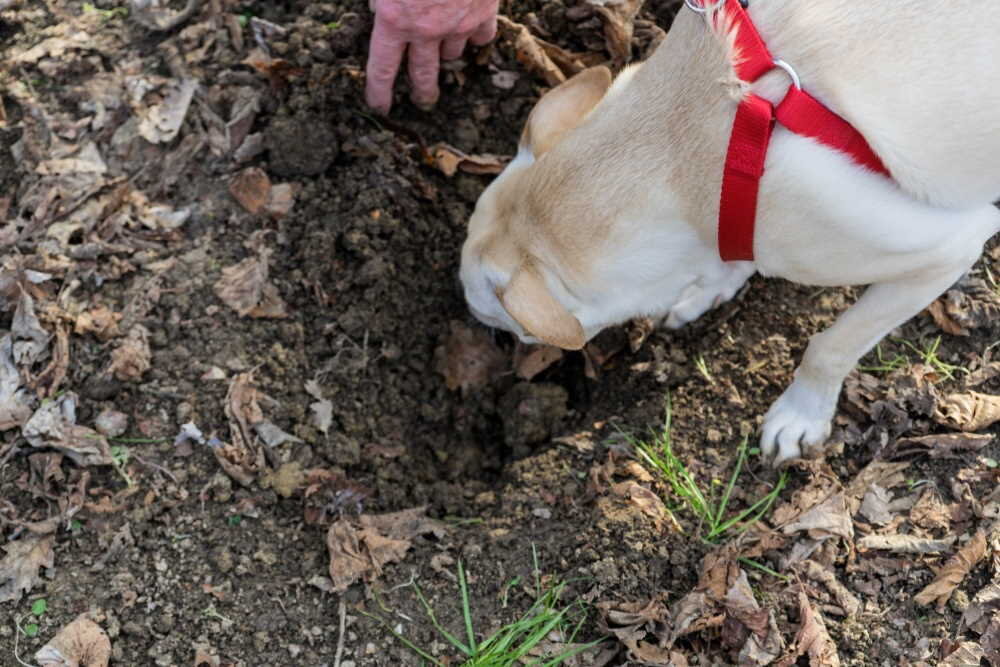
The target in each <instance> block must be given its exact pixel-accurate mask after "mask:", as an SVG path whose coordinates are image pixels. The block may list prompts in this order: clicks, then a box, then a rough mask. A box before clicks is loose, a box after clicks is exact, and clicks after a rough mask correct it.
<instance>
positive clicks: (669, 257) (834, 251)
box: [460, 0, 1000, 465]
mask: <svg viewBox="0 0 1000 667" xmlns="http://www.w3.org/2000/svg"><path fill="white" fill-rule="evenodd" d="M686 2H687V4H689V6H690V5H691V3H692V2H694V0H686ZM691 8H693V9H695V10H696V11H690V10H689V9H683V8H682V9H681V10H680V13H679V14H678V15H677V17H676V19H675V20H674V23H673V25H672V26H671V28H670V31H669V33H668V34H667V37H666V39H665V40H664V41H663V42H662V44H661V45H660V46H659V47H658V48H657V50H656V51H655V52H654V53H653V55H652V56H651V57H650V58H649V59H648V60H647V61H645V62H644V63H641V64H638V65H632V66H630V67H627V68H626V69H624V70H623V71H622V72H621V73H620V74H619V75H618V76H617V78H614V79H612V76H611V74H610V72H609V70H607V69H606V68H604V67H595V68H591V69H588V70H584V71H583V72H581V73H579V74H577V75H576V76H574V77H572V78H571V79H569V80H567V81H566V82H564V83H562V84H560V85H558V86H557V87H555V88H553V89H552V90H551V91H549V92H548V93H546V94H545V95H544V96H543V97H542V98H541V99H540V100H539V102H538V103H537V105H536V106H535V107H534V108H533V109H532V111H531V113H530V114H529V117H528V120H527V124H526V126H525V128H524V131H523V133H522V135H521V138H520V142H519V146H518V151H517V154H516V156H515V158H514V159H513V160H512V161H511V162H510V163H509V164H508V165H507V167H506V168H505V169H504V171H503V172H502V173H501V174H499V175H498V176H497V178H496V179H495V180H494V181H493V182H492V183H491V184H490V185H489V187H487V188H486V190H484V191H483V193H482V195H481V196H480V198H479V200H478V201H477V203H476V207H475V210H474V212H473V214H472V216H471V219H470V221H469V228H468V237H467V239H466V241H465V244H464V246H463V248H462V258H461V268H460V279H461V281H462V284H463V287H464V291H465V297H466V300H467V302H468V304H469V307H470V310H471V311H472V313H473V314H474V315H475V316H476V317H477V318H478V319H479V320H480V321H482V322H483V323H484V324H486V325H488V326H491V327H495V328H499V329H504V330H507V331H510V332H512V333H514V334H516V335H517V336H518V337H519V338H520V339H521V340H522V341H524V342H527V343H539V342H541V343H547V344H551V345H556V346H559V347H561V348H565V349H579V348H581V347H582V346H583V345H584V344H585V343H586V342H587V340H589V339H590V338H591V337H593V336H594V335H595V334H597V333H598V332H599V331H600V330H602V329H603V328H605V327H608V326H611V325H614V324H618V323H621V322H624V321H626V320H628V319H630V318H633V317H637V316H650V317H654V318H662V320H663V322H664V324H665V326H667V327H680V326H682V325H684V324H685V323H687V322H690V321H692V320H694V319H695V318H697V317H698V316H700V315H701V314H702V313H704V312H705V311H707V310H709V309H711V308H713V307H714V306H716V305H718V304H720V303H722V302H724V301H726V300H728V299H731V298H732V297H733V296H734V295H735V294H736V293H737V292H738V290H739V289H740V287H741V286H742V285H743V284H744V282H745V281H746V280H747V279H748V278H749V277H750V276H751V275H752V274H753V273H755V272H759V273H761V274H762V275H764V276H778V277H781V278H786V279H788V280H792V281H795V282H798V283H804V284H809V285H818V286H844V285H868V286H869V287H868V288H867V290H866V291H865V293H864V294H863V296H862V297H861V298H860V299H859V300H858V301H857V302H856V303H855V304H854V305H852V306H851V307H850V308H848V309H847V310H846V311H845V312H844V313H842V314H841V315H840V316H839V317H838V319H837V320H836V321H835V322H834V324H833V325H831V326H830V327H829V328H828V329H827V330H825V331H823V332H820V333H818V334H816V335H815V336H814V337H813V338H812V339H811V340H810V341H809V344H808V346H807V348H806V351H805V353H804V355H803V358H802V361H801V363H800V364H799V366H798V368H797V369H796V371H795V375H794V379H793V381H792V382H791V384H790V385H789V386H788V387H787V388H786V389H785V391H784V393H782V394H781V396H780V397H779V398H778V399H777V400H776V401H775V402H774V404H773V405H772V406H771V407H770V409H769V410H768V412H767V414H766V415H765V417H764V422H763V426H762V429H761V434H760V444H761V449H762V452H763V453H764V455H765V456H766V457H768V458H769V459H770V460H771V461H772V462H773V463H774V464H775V465H778V464H780V463H782V462H784V461H787V460H789V459H793V458H799V457H802V456H807V455H808V456H815V455H817V454H819V453H821V451H822V445H823V444H824V443H825V441H826V439H827V438H828V437H829V434H830V423H831V420H832V418H833V416H834V413H835V411H836V407H837V400H838V397H839V394H840V389H841V386H842V384H843V380H844V378H845V376H846V375H847V373H848V372H849V371H850V370H851V369H852V368H853V367H854V366H855V365H856V363H857V361H858V359H860V358H861V356H863V355H864V354H865V353H866V352H867V351H868V350H870V349H871V348H872V347H874V345H875V344H876V343H877V342H878V341H879V340H881V339H882V338H883V337H884V336H885V335H886V334H887V333H888V332H889V331H891V330H892V329H893V328H895V327H897V326H899V325H900V324H902V323H903V322H905V321H906V320H908V319H909V318H911V317H912V316H914V315H915V314H917V313H919V312H920V311H921V310H922V309H923V308H925V307H926V306H927V305H928V304H929V303H930V302H932V301H933V300H934V299H935V298H937V296H939V295H940V294H941V293H943V292H944V291H945V290H946V289H947V288H948V287H949V286H951V285H952V284H953V283H955V282H956V281H957V280H958V279H959V278H960V277H961V276H962V275H963V274H964V273H965V272H966V271H967V270H968V269H969V268H970V267H971V266H972V265H973V264H974V262H975V261H976V260H977V259H978V257H979V256H980V255H981V253H982V249H983V245H984V243H985V242H986V241H987V240H989V238H990V237H991V236H993V235H994V234H995V233H997V232H998V231H1000V211H998V210H997V208H996V207H995V206H994V205H993V202H995V201H997V200H998V199H1000V40H998V39H997V38H996V36H997V34H998V33H1000V3H989V2H986V3H984V2H971V0H970V1H969V2H960V3H950V4H949V3H941V2H937V1H932V0H910V1H909V2H892V3H888V2H843V1H842V0H808V2H807V1H805V0H750V2H749V6H748V8H747V9H746V13H747V14H748V15H749V17H750V19H751V20H752V22H753V25H755V26H756V28H757V30H758V32H759V34H760V35H761V36H762V38H763V39H764V41H765V42H766V44H767V47H768V49H769V50H770V52H771V53H773V54H774V55H775V56H776V57H778V58H781V59H782V61H784V62H787V63H789V64H790V66H791V67H794V70H791V71H793V72H794V73H795V74H796V75H797V79H798V80H799V81H801V86H802V88H803V89H806V90H808V92H809V93H810V94H811V95H813V96H814V97H815V98H816V99H818V100H820V101H821V102H822V104H823V105H825V106H826V107H827V108H829V109H830V110H832V111H833V112H835V113H836V114H838V115H839V116H840V117H842V118H843V119H845V120H846V121H847V122H848V123H850V124H851V125H853V127H854V128H855V129H856V130H857V131H858V132H860V134H861V135H863V137H864V138H865V139H866V140H867V142H868V144H869V145H870V147H871V149H872V150H873V151H874V152H875V153H876V154H877V156H878V158H880V159H881V161H882V163H883V164H884V165H885V167H886V169H887V170H888V171H889V173H890V174H891V178H888V177H886V176H885V175H883V174H880V173H875V172H873V171H872V170H870V169H866V168H863V167H862V166H859V165H858V164H857V163H856V162H855V161H852V160H851V159H850V157H849V156H847V155H845V154H844V153H843V152H840V151H838V150H834V149H831V148H829V147H827V146H825V145H823V144H822V143H820V142H818V141H816V140H814V139H811V138H809V137H806V136H802V135H800V134H796V133H794V132H791V131H788V130H786V129H785V128H783V127H782V126H781V125H778V126H776V127H775V128H774V130H773V134H772V136H771V139H770V145H769V147H768V149H767V153H766V162H765V163H764V172H763V175H762V177H761V178H760V181H759V192H758V198H757V203H756V227H755V231H754V232H753V238H752V243H753V260H752V261H723V260H722V259H721V258H720V255H719V251H720V249H719V240H718V235H717V225H718V217H719V211H720V189H721V187H722V186H721V185H720V183H721V181H722V179H723V165H724V163H725V161H726V155H727V145H728V141H729V138H730V130H731V128H732V127H733V123H734V116H735V114H736V110H737V108H738V106H739V104H740V103H741V101H742V100H745V99H746V96H747V95H750V94H755V95H757V96H760V97H762V98H764V99H766V100H768V101H770V102H771V103H777V102H778V100H780V99H782V96H783V95H784V94H785V92H786V91H787V90H788V89H789V86H791V85H795V84H794V83H793V82H791V81H790V80H789V79H790V77H789V76H788V74H786V73H785V72H782V71H781V70H775V71H773V72H771V73H769V74H766V75H765V76H763V77H762V78H760V79H758V80H757V81H756V82H753V83H750V82H747V81H744V80H740V78H739V77H738V76H737V73H736V72H737V67H738V65H739V63H740V58H741V57H743V54H741V53H740V49H739V47H738V44H737V39H736V36H735V30H736V27H735V23H734V21H733V20H732V17H727V16H726V8H725V6H722V7H720V6H716V7H714V8H708V9H706V8H704V7H702V8H701V10H700V11H698V6H697V5H696V6H693V7H691Z"/></svg>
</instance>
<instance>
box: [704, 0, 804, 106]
mask: <svg viewBox="0 0 1000 667" xmlns="http://www.w3.org/2000/svg"><path fill="white" fill-rule="evenodd" d="M685 1H686V0H685ZM774 66H775V67H777V68H778V69H780V70H784V72H785V74H787V75H788V78H789V79H791V80H792V85H793V86H795V87H796V88H798V89H799V90H802V84H801V83H799V75H798V72H796V71H795V68H794V67H792V66H791V65H789V64H788V63H786V62H785V61H784V60H782V59H780V58H775V59H774Z"/></svg>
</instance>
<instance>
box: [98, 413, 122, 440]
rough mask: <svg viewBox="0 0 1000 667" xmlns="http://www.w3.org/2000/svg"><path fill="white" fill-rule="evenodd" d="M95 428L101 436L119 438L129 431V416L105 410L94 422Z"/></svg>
mask: <svg viewBox="0 0 1000 667" xmlns="http://www.w3.org/2000/svg"><path fill="white" fill-rule="evenodd" d="M94 428H96V429H97V432H98V433H100V434H101V435H104V436H107V437H109V438H117V437H118V436H120V435H121V434H122V433H124V432H125V430H126V429H128V415H127V414H125V413H124V412H118V411H117V410H104V411H102V412H101V414H99V415H97V419H95V420H94Z"/></svg>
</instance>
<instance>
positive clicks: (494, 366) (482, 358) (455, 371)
mask: <svg viewBox="0 0 1000 667" xmlns="http://www.w3.org/2000/svg"><path fill="white" fill-rule="evenodd" d="M506 368H507V358H506V357H505V356H504V354H503V352H501V351H500V348H498V347H497V346H496V344H495V343H494V342H493V339H492V337H491V336H490V334H489V332H488V331H486V330H485V329H482V328H478V327H477V328H475V329H470V328H469V327H467V326H465V325H464V324H462V323H461V322H459V321H458V320H452V322H451V334H450V335H449V336H448V338H447V339H446V340H445V342H444V343H443V344H442V345H439V346H438V347H437V349H436V350H435V351H434V370H436V371H437V372H438V373H440V374H441V375H443V376H444V382H445V385H446V386H447V387H448V389H450V390H452V391H454V390H455V389H461V390H462V393H463V394H464V393H466V392H468V391H469V390H472V389H479V388H480V387H485V386H486V385H487V384H489V383H490V382H492V381H493V380H494V379H496V378H497V377H499V376H500V374H501V373H503V372H504V370H505V369H506Z"/></svg>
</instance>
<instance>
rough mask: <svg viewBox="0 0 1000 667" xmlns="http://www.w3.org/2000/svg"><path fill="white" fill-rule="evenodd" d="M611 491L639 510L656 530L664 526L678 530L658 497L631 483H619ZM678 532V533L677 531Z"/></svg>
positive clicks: (668, 511)
mask: <svg viewBox="0 0 1000 667" xmlns="http://www.w3.org/2000/svg"><path fill="white" fill-rule="evenodd" d="M611 491H612V493H614V494H615V495H618V496H621V497H623V498H628V499H629V500H630V501H632V503H633V504H634V505H635V506H636V507H638V508H639V511H641V512H642V513H643V514H645V515H646V516H648V517H649V518H650V519H652V520H653V525H654V526H655V527H656V530H658V531H663V530H664V529H665V527H666V524H670V525H671V526H673V527H677V528H679V527H678V526H677V521H676V520H675V519H674V516H673V514H671V513H670V510H668V509H667V506H666V505H664V504H663V501H662V500H661V499H660V497H659V496H658V495H656V494H655V493H653V492H652V491H650V490H649V489H647V488H646V487H644V486H642V485H641V484H639V483H637V482H633V481H627V482H621V483H620V484H615V485H614V486H612V487H611ZM678 532H680V531H679V530H678Z"/></svg>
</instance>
